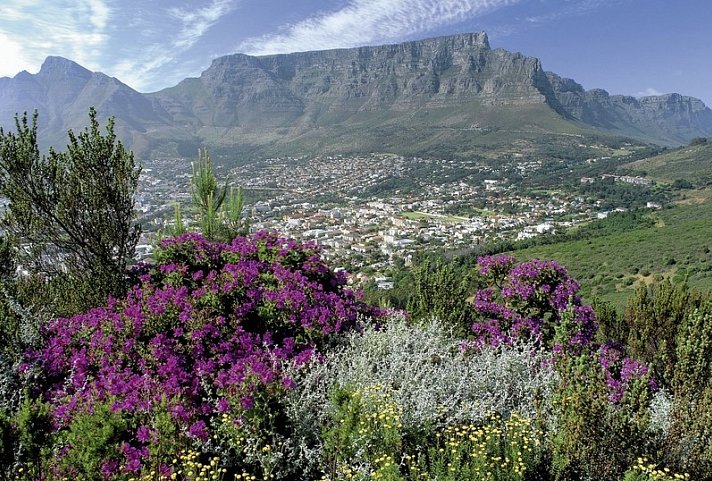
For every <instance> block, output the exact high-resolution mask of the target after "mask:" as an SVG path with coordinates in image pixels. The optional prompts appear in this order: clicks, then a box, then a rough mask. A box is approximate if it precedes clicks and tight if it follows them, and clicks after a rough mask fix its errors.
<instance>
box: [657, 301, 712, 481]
mask: <svg viewBox="0 0 712 481" xmlns="http://www.w3.org/2000/svg"><path fill="white" fill-rule="evenodd" d="M673 393H674V395H675V404H674V407H673V412H672V426H671V429H670V433H669V436H668V444H667V454H668V458H669V459H668V461H669V464H671V465H672V466H675V467H676V468H678V469H680V470H684V471H688V472H690V473H691V474H692V475H693V477H694V478H695V479H699V480H709V479H712V302H709V301H708V302H706V303H704V304H703V305H702V306H701V307H700V308H699V309H697V310H695V311H693V312H692V313H690V314H689V315H688V316H687V318H686V319H685V321H684V324H683V325H682V327H681V328H680V332H679V335H678V338H677V366H676V370H675V375H674V378H673Z"/></svg>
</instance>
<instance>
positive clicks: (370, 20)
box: [238, 0, 521, 55]
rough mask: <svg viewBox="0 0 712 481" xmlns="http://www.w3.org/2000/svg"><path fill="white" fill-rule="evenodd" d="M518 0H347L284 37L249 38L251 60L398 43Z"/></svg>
mask: <svg viewBox="0 0 712 481" xmlns="http://www.w3.org/2000/svg"><path fill="white" fill-rule="evenodd" d="M519 1H521V0H351V1H350V2H349V4H348V5H347V6H346V7H344V8H342V9H341V10H338V11H335V12H330V13H323V14H319V15H316V16H313V17H311V18H307V19H305V20H302V21H300V22H298V23H296V24H294V25H289V26H286V27H285V33H282V34H276V35H266V36H262V37H257V38H251V39H248V40H246V41H244V42H242V43H241V44H240V46H239V47H238V50H239V51H243V52H246V53H250V54H253V55H266V54H272V53H287V52H297V51H305V50H321V49H329V48H345V47H354V46H358V45H366V44H377V43H384V42H388V41H394V40H400V39H401V38H402V37H404V36H411V35H417V34H422V33H425V32H428V31H432V30H433V29H435V28H437V27H440V26H443V25H448V24H454V23H458V22H462V21H465V20H468V19H472V18H476V17H478V16H481V15H484V14H485V13H488V12H491V11H493V10H496V9H499V8H502V7H506V6H508V5H513V4H515V3H518V2H519Z"/></svg>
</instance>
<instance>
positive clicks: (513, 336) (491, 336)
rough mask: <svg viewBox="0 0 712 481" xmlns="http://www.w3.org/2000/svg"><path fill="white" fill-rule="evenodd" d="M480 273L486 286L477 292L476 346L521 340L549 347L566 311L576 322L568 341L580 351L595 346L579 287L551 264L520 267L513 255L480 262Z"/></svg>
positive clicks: (593, 325)
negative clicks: (579, 347) (588, 345)
mask: <svg viewBox="0 0 712 481" xmlns="http://www.w3.org/2000/svg"><path fill="white" fill-rule="evenodd" d="M478 268H479V270H480V273H481V274H482V275H483V276H484V277H485V279H486V281H487V284H488V286H487V287H486V288H484V289H480V290H478V291H477V292H476V293H475V301H474V309H475V312H476V313H477V315H478V317H479V320H478V321H476V322H475V323H474V324H473V326H472V330H473V331H474V333H475V335H476V337H477V342H479V343H486V344H490V345H493V346H497V345H499V344H502V343H506V344H511V343H512V342H513V341H516V340H517V339H521V338H525V339H532V340H534V341H536V342H540V343H542V344H544V345H548V346H550V345H551V343H552V342H553V340H554V336H555V331H556V327H557V325H558V324H559V323H560V321H561V319H562V316H563V315H564V313H566V312H571V313H572V314H573V321H574V323H575V328H574V329H573V332H571V333H570V334H571V335H570V338H569V339H568V340H567V342H568V343H569V344H570V345H571V346H575V345H578V346H583V345H587V344H589V343H591V342H592V341H593V338H594V336H595V334H596V330H597V326H596V322H595V315H594V312H593V309H592V308H591V306H588V305H584V304H582V303H581V298H580V296H579V295H578V290H579V287H580V286H579V284H578V283H577V282H576V281H575V280H574V279H572V278H571V277H569V275H568V273H567V272H566V269H564V268H563V267H561V266H560V265H559V264H557V263H556V262H555V261H547V260H538V259H533V260H530V261H526V262H522V263H519V264H518V263H517V262H516V259H515V258H514V257H511V256H506V255H499V256H487V257H480V258H479V259H478Z"/></svg>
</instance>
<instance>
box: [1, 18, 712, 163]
mask: <svg viewBox="0 0 712 481" xmlns="http://www.w3.org/2000/svg"><path fill="white" fill-rule="evenodd" d="M90 105H94V106H96V108H97V110H98V111H99V113H100V115H101V114H104V115H109V114H111V115H115V116H116V119H117V131H118V132H119V134H120V135H122V137H123V138H124V139H125V141H126V142H127V143H128V144H129V145H131V146H132V147H133V148H134V150H136V151H137V153H138V154H139V155H149V154H156V153H159V154H160V153H165V154H171V155H175V154H179V155H181V154H184V153H185V154H187V155H192V153H193V152H194V151H195V149H196V148H197V147H198V146H199V145H201V144H207V145H211V146H214V147H217V148H222V150H224V151H225V152H228V153H231V154H235V155H239V153H242V154H245V155H284V154H309V153H311V154H313V153H345V152H354V151H360V152H365V151H374V150H376V151H392V152H395V153H403V154H429V153H443V154H445V155H475V154H477V153H478V152H482V151H483V150H487V149H488V148H493V146H512V145H514V144H515V143H516V142H520V141H521V142H525V143H527V145H530V146H531V145H540V146H541V145H544V144H550V143H551V141H552V140H551V139H552V138H554V139H563V140H566V141H567V142H568V143H572V145H573V144H575V143H576V142H577V141H575V138H574V137H572V136H575V135H587V134H592V133H593V134H603V135H609V134H612V135H624V136H630V137H633V138H636V139H639V140H643V141H646V142H656V143H660V144H668V145H673V144H677V145H679V144H681V143H686V142H687V141H689V140H690V139H691V138H693V137H698V136H708V135H712V111H711V110H710V109H709V108H707V107H705V106H704V104H703V103H702V102H701V101H699V100H697V99H692V98H690V97H683V96H681V95H677V94H671V95H667V96H660V97H649V98H643V99H635V98H632V97H624V96H615V95H609V94H608V93H607V92H605V91H602V90H591V91H585V90H584V89H583V88H582V87H581V86H580V85H578V84H577V83H576V82H574V81H573V80H569V79H563V78H561V77H558V76H556V75H555V74H551V73H546V72H545V71H544V70H543V69H542V66H541V63H540V61H539V60H538V59H536V58H533V57H527V56H524V55H522V54H519V53H512V52H508V51H506V50H502V49H492V48H491V47H490V44H489V40H488V38H487V35H486V34H485V33H483V32H482V33H471V34H462V35H453V36H448V37H439V38H432V39H426V40H421V41H414V42H406V43H402V44H397V45H384V46H375V47H360V48H351V49H340V50H328V51H318V52H303V53H293V54H285V55H270V56H262V57H252V56H248V55H243V54H235V55H228V56H224V57H220V58H217V59H215V60H214V61H213V63H212V65H211V66H210V67H209V68H208V69H207V70H205V71H204V72H203V73H202V74H201V76H200V77H199V78H189V79H185V80H184V81H182V82H180V83H179V84H178V85H176V86H175V87H172V88H168V89H165V90H162V91H160V92H155V93H151V94H140V93H138V92H136V91H134V90H132V89H131V88H129V87H128V86H126V85H124V84H122V83H121V82H120V81H118V80H117V79H114V78H111V77H107V76H106V75H104V74H101V73H93V72H90V71H88V70H86V69H84V68H82V67H80V66H79V65H77V64H75V63H74V62H71V61H68V60H65V59H61V58H59V57H49V58H48V59H47V61H46V62H45V64H44V65H43V66H42V69H41V70H40V72H39V73H38V74H37V75H31V74H28V73H27V72H22V73H20V74H18V75H17V76H16V77H14V78H12V79H8V78H2V79H0V125H2V126H5V127H7V126H11V125H12V117H13V116H14V114H15V112H22V111H25V110H28V111H31V110H33V109H38V110H39V111H40V122H41V132H40V134H41V138H42V139H43V140H44V143H45V144H49V143H53V144H55V145H62V141H63V139H64V138H65V135H66V129H67V128H74V129H76V128H79V127H81V126H83V125H84V124H85V121H86V120H85V118H86V112H87V110H88V108H89V106H90ZM552 136H553V137H552Z"/></svg>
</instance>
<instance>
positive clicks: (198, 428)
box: [188, 420, 209, 441]
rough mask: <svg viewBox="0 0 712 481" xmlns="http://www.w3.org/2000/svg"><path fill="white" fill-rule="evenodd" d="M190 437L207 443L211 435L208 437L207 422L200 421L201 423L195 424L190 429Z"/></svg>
mask: <svg viewBox="0 0 712 481" xmlns="http://www.w3.org/2000/svg"><path fill="white" fill-rule="evenodd" d="M188 436H190V437H193V438H197V439H200V440H201V441H207V440H208V437H209V435H208V429H207V427H206V425H205V421H203V420H200V421H197V422H195V423H193V424H192V425H191V426H190V427H189V428H188Z"/></svg>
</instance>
